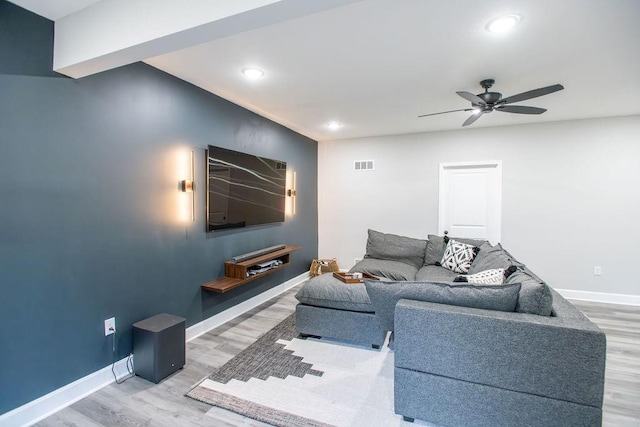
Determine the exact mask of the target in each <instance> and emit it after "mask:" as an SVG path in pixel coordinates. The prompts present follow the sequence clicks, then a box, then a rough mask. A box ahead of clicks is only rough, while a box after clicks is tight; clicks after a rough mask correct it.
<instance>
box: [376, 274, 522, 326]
mask: <svg viewBox="0 0 640 427" xmlns="http://www.w3.org/2000/svg"><path fill="white" fill-rule="evenodd" d="M364 283H365V287H366V289H367V293H368V294H369V299H370V300H371V304H372V305H373V308H374V310H375V313H376V319H377V321H378V323H379V324H380V327H381V329H382V330H383V331H393V329H394V328H393V317H394V312H395V308H396V304H397V303H398V301H399V300H401V299H403V298H404V299H412V300H418V301H428V302H434V303H439V304H449V305H458V306H462V307H473V308H482V309H486V310H497V311H514V310H515V308H516V303H517V301H518V292H519V291H520V285H519V284H508V285H499V286H481V285H449V284H446V283H438V282H405V281H375V280H367V279H365V281H364Z"/></svg>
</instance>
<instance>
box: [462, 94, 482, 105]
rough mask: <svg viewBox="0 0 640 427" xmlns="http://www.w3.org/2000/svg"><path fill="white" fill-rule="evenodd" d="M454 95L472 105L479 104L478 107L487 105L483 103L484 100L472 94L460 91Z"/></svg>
mask: <svg viewBox="0 0 640 427" xmlns="http://www.w3.org/2000/svg"><path fill="white" fill-rule="evenodd" d="M456 93H457V94H458V95H460V96H461V97H463V98H464V99H466V100H467V101H469V102H471V103H473V104H480V105H486V104H487V103H486V102H484V99H482V98H480V97H479V96H478V95H474V94H472V93H471V92H466V91H460V92H456Z"/></svg>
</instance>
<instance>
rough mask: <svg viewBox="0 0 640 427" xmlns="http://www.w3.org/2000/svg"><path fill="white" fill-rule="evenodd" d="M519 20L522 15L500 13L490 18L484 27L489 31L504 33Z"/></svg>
mask: <svg viewBox="0 0 640 427" xmlns="http://www.w3.org/2000/svg"><path fill="white" fill-rule="evenodd" d="M521 20H522V16H520V15H517V14H515V13H510V14H508V15H502V16H499V17H497V18H494V19H492V20H491V21H489V22H488V23H487V25H486V27H485V28H486V29H487V31H489V32H490V33H504V32H506V31H509V30H510V29H512V28H513V27H515V26H516V25H518V24H519V23H520V21H521Z"/></svg>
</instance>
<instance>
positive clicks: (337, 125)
mask: <svg viewBox="0 0 640 427" xmlns="http://www.w3.org/2000/svg"><path fill="white" fill-rule="evenodd" d="M325 126H326V127H328V128H329V129H331V130H337V129H340V128H341V127H342V123H340V122H335V121H334V122H329V123H327V124H326V125H325Z"/></svg>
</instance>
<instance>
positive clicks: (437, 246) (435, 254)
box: [424, 234, 487, 265]
mask: <svg viewBox="0 0 640 427" xmlns="http://www.w3.org/2000/svg"><path fill="white" fill-rule="evenodd" d="M428 238H429V240H427V251H426V253H425V256H424V265H437V264H439V263H440V261H441V260H442V256H443V255H444V251H445V249H446V247H447V244H446V243H445V241H444V236H435V235H433V234H429V235H428ZM449 239H453V240H457V241H458V242H462V243H466V244H468V245H473V246H476V247H480V246H482V245H483V244H484V243H486V242H487V241H486V240H479V239H465V238H459V237H449Z"/></svg>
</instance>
